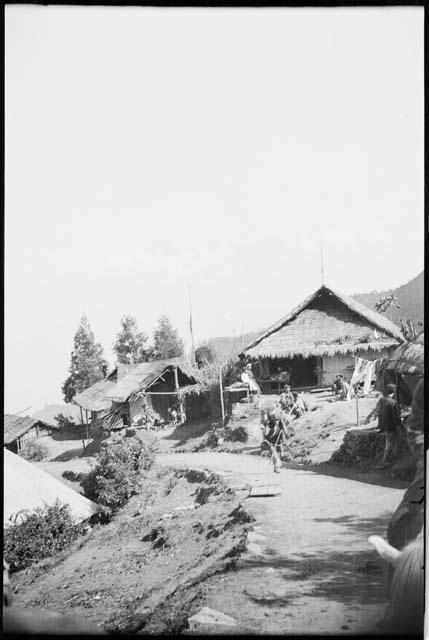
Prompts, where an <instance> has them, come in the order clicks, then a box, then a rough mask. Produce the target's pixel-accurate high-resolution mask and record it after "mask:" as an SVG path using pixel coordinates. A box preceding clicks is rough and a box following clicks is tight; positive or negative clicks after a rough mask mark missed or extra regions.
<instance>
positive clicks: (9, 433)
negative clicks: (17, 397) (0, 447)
mask: <svg viewBox="0 0 429 640" xmlns="http://www.w3.org/2000/svg"><path fill="white" fill-rule="evenodd" d="M35 424H37V420H34V419H33V418H30V417H29V416H17V415H11V414H8V413H6V414H5V415H4V416H3V429H4V444H11V442H14V441H15V440H17V439H18V438H20V437H21V436H23V435H24V433H27V431H30V429H31V428H32V427H34V425H35Z"/></svg>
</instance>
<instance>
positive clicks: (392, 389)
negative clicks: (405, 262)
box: [365, 384, 402, 469]
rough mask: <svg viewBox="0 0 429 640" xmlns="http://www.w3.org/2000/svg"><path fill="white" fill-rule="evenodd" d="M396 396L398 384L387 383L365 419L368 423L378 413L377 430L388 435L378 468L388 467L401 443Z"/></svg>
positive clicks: (400, 426) (400, 424)
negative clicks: (383, 391)
mask: <svg viewBox="0 0 429 640" xmlns="http://www.w3.org/2000/svg"><path fill="white" fill-rule="evenodd" d="M395 396H396V385H394V384H388V385H386V391H385V394H384V396H383V397H382V398H380V399H379V401H378V402H377V404H376V406H375V408H374V409H373V410H372V411H371V412H370V413H369V414H368V416H367V418H366V420H365V423H366V424H368V422H369V421H370V420H371V418H372V416H373V415H374V414H375V415H377V416H378V426H377V431H381V432H383V433H384V434H385V437H386V443H385V447H384V453H383V459H382V461H381V463H380V464H379V465H377V467H376V468H378V469H383V468H384V467H386V466H387V465H388V464H389V459H390V460H391V459H393V458H394V457H395V455H396V452H397V448H398V444H399V437H400V431H401V428H402V422H401V417H400V415H399V409H398V404H397V402H396V397H395Z"/></svg>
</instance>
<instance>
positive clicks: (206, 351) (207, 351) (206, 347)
mask: <svg viewBox="0 0 429 640" xmlns="http://www.w3.org/2000/svg"><path fill="white" fill-rule="evenodd" d="M195 360H196V363H197V365H198V367H199V368H200V369H201V368H202V367H205V366H207V365H211V364H214V363H215V362H216V360H217V358H216V352H215V350H214V349H213V347H212V346H211V344H209V343H208V342H205V343H204V344H200V345H199V347H197V348H196V349H195Z"/></svg>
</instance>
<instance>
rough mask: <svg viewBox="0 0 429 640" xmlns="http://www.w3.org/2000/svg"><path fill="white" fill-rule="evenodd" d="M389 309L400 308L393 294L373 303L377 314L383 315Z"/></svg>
mask: <svg viewBox="0 0 429 640" xmlns="http://www.w3.org/2000/svg"><path fill="white" fill-rule="evenodd" d="M391 307H396V308H397V309H400V308H401V305H400V304H398V298H397V297H396V296H395V294H394V293H392V294H391V295H388V296H384V297H383V298H380V300H377V302H376V303H375V309H376V311H378V313H385V312H386V311H388V310H389V309H390V308H391Z"/></svg>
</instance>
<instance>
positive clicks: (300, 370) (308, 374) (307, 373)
mask: <svg viewBox="0 0 429 640" xmlns="http://www.w3.org/2000/svg"><path fill="white" fill-rule="evenodd" d="M317 367H318V358H316V357H310V358H303V357H301V356H297V357H296V358H293V359H292V362H291V380H290V384H291V387H292V388H295V389H300V388H304V387H316V386H317V382H318V375H317Z"/></svg>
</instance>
